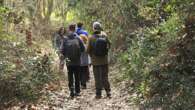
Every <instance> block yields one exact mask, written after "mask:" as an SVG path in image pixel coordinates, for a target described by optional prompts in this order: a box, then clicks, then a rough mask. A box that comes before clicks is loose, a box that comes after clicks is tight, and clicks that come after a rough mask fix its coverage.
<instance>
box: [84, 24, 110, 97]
mask: <svg viewBox="0 0 195 110" xmlns="http://www.w3.org/2000/svg"><path fill="white" fill-rule="evenodd" d="M93 30H94V34H93V35H92V36H91V37H90V38H89V42H88V47H87V52H88V53H89V55H90V57H91V61H92V65H93V73H94V78H95V87H96V98H97V99H100V98H101V97H102V89H105V91H106V94H107V97H109V98H111V93H110V92H111V89H110V83H109V80H108V55H105V56H97V55H95V52H94V51H95V50H94V48H95V47H94V45H93V44H94V43H95V42H96V40H97V37H95V36H101V37H105V38H106V39H107V43H108V45H109V47H110V41H109V40H108V38H107V35H106V33H105V32H103V29H102V27H101V24H100V23H99V22H94V23H93Z"/></svg>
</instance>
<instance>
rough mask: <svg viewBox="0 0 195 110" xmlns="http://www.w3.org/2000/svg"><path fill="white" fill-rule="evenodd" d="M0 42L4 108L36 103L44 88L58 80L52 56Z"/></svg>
mask: <svg viewBox="0 0 195 110" xmlns="http://www.w3.org/2000/svg"><path fill="white" fill-rule="evenodd" d="M4 37H5V36H4ZM0 42H1V44H3V45H1V46H0V53H1V54H0V94H1V96H0V106H1V107H3V106H5V105H6V106H8V105H10V104H12V103H16V102H26V103H27V102H33V101H36V100H37V99H38V98H39V97H40V96H41V91H42V89H43V87H44V85H45V84H46V83H49V82H51V81H54V79H55V76H54V74H53V71H52V69H51V61H50V59H51V57H50V56H48V55H41V54H39V53H37V49H30V48H26V47H27V46H26V45H25V44H24V43H23V42H13V41H10V40H8V39H6V40H5V39H3V40H2V39H1V40H0Z"/></svg>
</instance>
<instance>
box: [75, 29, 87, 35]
mask: <svg viewBox="0 0 195 110" xmlns="http://www.w3.org/2000/svg"><path fill="white" fill-rule="evenodd" d="M76 33H77V34H78V35H81V34H84V35H86V36H88V32H87V31H85V30H83V29H82V28H78V29H77V31H76Z"/></svg>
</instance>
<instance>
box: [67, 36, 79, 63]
mask: <svg viewBox="0 0 195 110" xmlns="http://www.w3.org/2000/svg"><path fill="white" fill-rule="evenodd" d="M63 55H64V56H65V57H66V58H68V59H69V60H71V61H75V60H78V59H80V55H81V49H80V45H79V40H78V39H77V38H73V39H70V38H67V39H65V40H64V44H63Z"/></svg>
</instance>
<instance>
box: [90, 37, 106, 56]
mask: <svg viewBox="0 0 195 110" xmlns="http://www.w3.org/2000/svg"><path fill="white" fill-rule="evenodd" d="M94 37H95V38H96V40H95V42H94V44H93V47H94V48H93V49H94V55H95V56H106V55H108V49H109V47H108V40H107V38H106V36H104V35H94Z"/></svg>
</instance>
